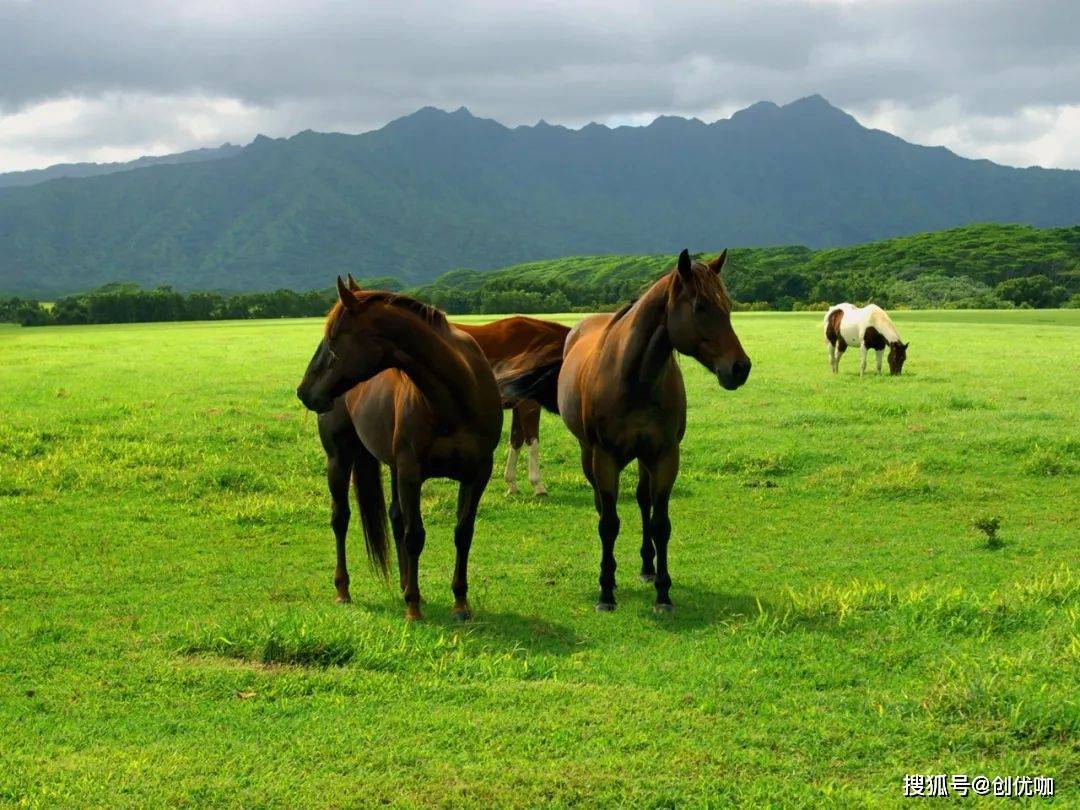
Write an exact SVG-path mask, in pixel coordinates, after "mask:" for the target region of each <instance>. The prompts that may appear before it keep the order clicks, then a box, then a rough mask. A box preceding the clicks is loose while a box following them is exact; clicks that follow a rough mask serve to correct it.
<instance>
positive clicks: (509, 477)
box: [503, 403, 525, 495]
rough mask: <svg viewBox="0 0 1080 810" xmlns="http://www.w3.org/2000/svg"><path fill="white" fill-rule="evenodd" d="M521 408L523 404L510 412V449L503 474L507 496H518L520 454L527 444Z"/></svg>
mask: <svg viewBox="0 0 1080 810" xmlns="http://www.w3.org/2000/svg"><path fill="white" fill-rule="evenodd" d="M520 407H521V403H518V404H517V405H515V406H514V407H513V408H512V409H511V411H510V413H511V416H510V448H509V449H508V450H507V452H506V470H505V471H504V472H503V478H504V479H505V480H506V494H507V495H517V494H518V486H517V465H518V452H519V451H520V450H521V445H522V444H523V443H524V442H525V431H524V429H523V428H522V426H521V414H520V413H519V412H518V409H519V408H520Z"/></svg>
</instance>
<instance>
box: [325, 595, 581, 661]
mask: <svg viewBox="0 0 1080 810" xmlns="http://www.w3.org/2000/svg"><path fill="white" fill-rule="evenodd" d="M360 605H361V606H362V608H363V609H364V610H366V611H369V612H370V613H372V614H375V615H377V616H380V617H383V618H385V619H386V620H387V621H401V622H402V623H404V621H405V619H404V615H405V605H404V603H403V602H402V601H400V600H399V599H398V598H396V596H395V597H394V598H385V599H381V600H378V601H375V600H371V601H364V602H362V603H360ZM345 609H348V608H347V607H346V608H345ZM422 610H423V614H424V619H423V622H422V624H423V625H425V626H428V627H433V628H438V629H440V630H444V631H447V632H460V633H464V634H466V635H468V636H469V637H471V638H473V639H475V640H477V641H480V642H482V643H483V642H487V643H488V644H490V645H492V646H493V647H498V648H504V649H509V650H513V649H520V650H524V651H526V652H528V653H529V654H537V653H539V654H544V655H555V656H566V655H570V654H571V653H572V652H575V651H577V650H580V649H582V648H583V647H584V645H585V641H584V640H583V639H581V638H580V637H579V636H578V635H577V633H575V632H574V630H573V629H572V628H570V627H568V626H566V625H563V624H558V623H555V622H550V621H548V620H546V619H542V618H540V617H539V616H535V615H526V614H521V613H516V612H513V611H489V610H484V609H482V608H481V609H477V608H476V606H475V605H474V606H473V618H472V619H470V620H469V621H467V622H462V621H459V620H458V619H456V618H454V616H452V615H451V613H450V603H449V601H447V602H446V603H445V604H444V603H443V602H441V601H435V602H428V601H426V600H425V602H424V604H423V605H422Z"/></svg>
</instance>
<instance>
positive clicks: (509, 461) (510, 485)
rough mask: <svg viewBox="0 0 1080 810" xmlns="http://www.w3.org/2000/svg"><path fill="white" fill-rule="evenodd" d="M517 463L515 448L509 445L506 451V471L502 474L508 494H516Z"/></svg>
mask: <svg viewBox="0 0 1080 810" xmlns="http://www.w3.org/2000/svg"><path fill="white" fill-rule="evenodd" d="M517 463H518V451H517V448H516V447H514V445H510V449H509V450H508V451H507V453H506V472H505V474H504V475H503V478H505V479H506V492H507V494H509V495H517V491H518V488H517Z"/></svg>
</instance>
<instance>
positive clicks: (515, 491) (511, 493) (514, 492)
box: [506, 487, 518, 495]
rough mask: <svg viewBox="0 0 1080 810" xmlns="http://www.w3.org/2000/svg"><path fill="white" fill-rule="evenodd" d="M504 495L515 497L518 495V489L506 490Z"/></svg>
mask: <svg viewBox="0 0 1080 810" xmlns="http://www.w3.org/2000/svg"><path fill="white" fill-rule="evenodd" d="M506 494H507V495H517V494H518V488H517V487H510V488H509V489H508V490H506Z"/></svg>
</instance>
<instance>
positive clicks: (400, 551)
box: [390, 469, 409, 593]
mask: <svg viewBox="0 0 1080 810" xmlns="http://www.w3.org/2000/svg"><path fill="white" fill-rule="evenodd" d="M390 528H391V529H392V530H393V532H394V547H395V548H397V564H398V582H399V583H400V584H401V592H402V593H404V592H405V586H406V585H407V584H408V580H407V578H406V575H407V574H408V571H409V558H408V557H407V556H406V554H405V518H404V515H403V513H402V511H401V504H400V503H399V502H398V491H397V473H395V472H394V470H392V469H391V470H390Z"/></svg>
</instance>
